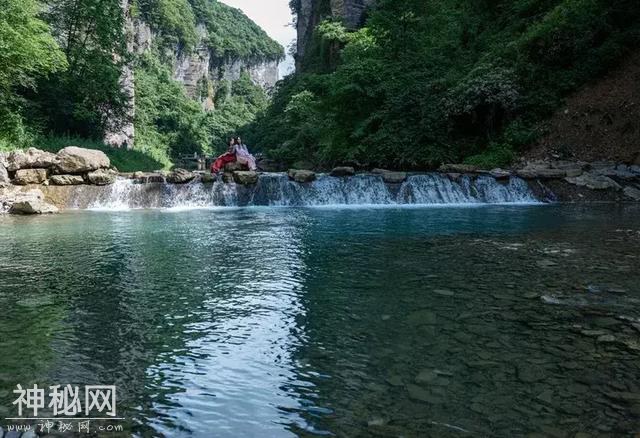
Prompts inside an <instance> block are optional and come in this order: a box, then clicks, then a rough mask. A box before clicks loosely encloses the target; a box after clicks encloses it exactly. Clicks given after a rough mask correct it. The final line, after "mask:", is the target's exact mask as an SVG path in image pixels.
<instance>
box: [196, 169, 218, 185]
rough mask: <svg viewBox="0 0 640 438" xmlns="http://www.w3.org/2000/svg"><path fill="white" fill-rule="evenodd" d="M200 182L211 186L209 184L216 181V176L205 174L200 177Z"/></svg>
mask: <svg viewBox="0 0 640 438" xmlns="http://www.w3.org/2000/svg"><path fill="white" fill-rule="evenodd" d="M200 181H202V183H203V184H209V183H213V182H215V181H216V177H215V175H212V174H210V173H208V172H207V173H203V174H202V175H200Z"/></svg>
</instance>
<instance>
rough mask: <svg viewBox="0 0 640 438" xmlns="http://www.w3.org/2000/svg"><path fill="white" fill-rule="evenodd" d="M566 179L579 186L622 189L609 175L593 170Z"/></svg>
mask: <svg viewBox="0 0 640 438" xmlns="http://www.w3.org/2000/svg"><path fill="white" fill-rule="evenodd" d="M565 181H567V182H568V183H570V184H574V185H577V186H581V187H587V188H588V189H591V190H607V189H614V190H620V189H621V187H620V185H619V184H618V183H617V182H615V181H614V180H612V179H611V178H609V177H608V176H604V175H599V174H597V173H592V172H589V173H583V174H582V175H580V176H577V177H567V178H565Z"/></svg>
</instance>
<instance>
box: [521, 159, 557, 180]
mask: <svg viewBox="0 0 640 438" xmlns="http://www.w3.org/2000/svg"><path fill="white" fill-rule="evenodd" d="M516 175H517V176H519V177H520V178H524V179H560V178H565V177H566V176H567V171H566V169H564V168H554V167H552V165H551V163H548V162H546V161H532V162H529V163H527V165H526V166H525V167H524V168H522V169H518V170H516Z"/></svg>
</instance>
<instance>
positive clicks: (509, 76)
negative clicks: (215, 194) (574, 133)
mask: <svg viewBox="0 0 640 438" xmlns="http://www.w3.org/2000/svg"><path fill="white" fill-rule="evenodd" d="M376 4H377V7H376V8H375V9H374V10H373V11H371V13H370V15H369V19H368V21H367V23H366V25H365V27H364V28H363V29H360V30H358V31H355V32H351V31H347V30H345V29H344V27H342V26H341V25H340V24H339V23H337V22H335V21H324V22H321V24H320V25H319V26H318V27H317V28H316V31H315V34H314V36H313V37H312V38H311V40H310V41H309V42H308V44H307V47H306V50H305V53H306V55H305V58H304V59H302V60H300V61H301V65H302V67H303V68H302V72H299V73H297V74H296V76H295V77H293V78H289V79H287V80H286V81H284V82H283V84H281V85H280V86H279V87H278V90H277V91H276V94H275V96H274V98H273V102H272V104H271V106H270V108H269V109H267V111H265V112H264V113H263V114H262V115H261V116H260V117H259V119H258V121H257V122H256V123H255V124H254V125H253V126H252V127H251V129H250V132H251V133H252V140H253V141H254V142H257V143H258V144H259V145H260V146H261V147H262V148H263V149H264V150H265V151H267V152H268V153H269V154H271V155H272V156H274V157H277V158H279V159H283V160H286V161H289V162H292V161H296V160H299V159H301V158H302V157H306V158H312V159H314V160H316V163H317V164H320V165H325V166H329V165H332V164H335V163H339V162H344V161H353V160H355V161H358V162H360V163H362V164H364V165H371V166H374V165H375V166H378V165H381V166H385V167H405V168H412V167H432V166H437V165H438V164H440V163H441V162H443V161H459V160H464V159H465V158H467V157H472V158H469V159H470V160H472V161H474V162H484V163H485V164H489V163H494V164H496V165H497V164H502V165H503V164H504V163H506V162H508V161H509V160H510V159H511V158H512V156H513V155H512V154H513V153H514V151H517V150H518V149H519V148H522V147H526V146H527V145H528V144H530V143H531V142H532V141H534V140H535V138H536V135H537V131H538V129H537V128H536V125H537V124H538V123H539V122H540V121H542V120H544V119H545V118H546V117H548V116H549V115H550V114H551V113H552V111H553V110H555V109H556V108H557V107H558V105H560V103H561V102H562V99H563V98H564V97H565V96H566V95H567V94H568V93H570V92H572V91H574V90H576V89H578V88H579V87H581V86H582V85H584V84H585V83H586V82H588V81H590V80H593V79H594V78H596V77H598V76H599V75H602V74H603V73H604V72H606V71H607V70H608V69H609V68H611V67H612V66H613V65H615V63H616V62H617V61H619V60H620V59H621V58H622V57H623V56H624V55H625V54H626V53H628V52H629V51H630V50H632V49H634V48H635V47H637V46H638V43H639V42H640V2H638V1H637V0H621V1H616V2H607V1H604V0H515V1H513V0H509V1H507V0H500V1H487V0H441V1H424V0H378V1H377V2H376ZM299 6H300V5H299V2H297V1H292V8H294V9H295V8H299ZM320 16H321V17H322V14H320ZM324 17H325V18H330V14H328V13H326V14H325V15H324ZM290 108H296V111H297V112H299V113H301V114H305V117H308V119H309V120H314V121H318V122H317V123H313V124H311V123H308V122H307V123H304V122H303V121H301V120H299V119H296V118H292V117H291V114H292V111H291V110H290ZM478 151H484V152H481V153H480V154H478Z"/></svg>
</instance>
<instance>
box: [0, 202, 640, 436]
mask: <svg viewBox="0 0 640 438" xmlns="http://www.w3.org/2000/svg"><path fill="white" fill-rule="evenodd" d="M638 213H640V209H638V208H634V207H615V206H607V207H568V206H528V207H525V206H518V207H507V206H491V207H472V208H431V209H429V208H410V209H394V208H390V209H283V208H280V209H278V208H275V209H270V208H253V209H228V210H226V209H219V210H195V211H161V210H150V211H131V212H111V213H109V212H70V213H64V214H61V215H58V216H55V217H35V218H33V217H30V218H23V217H8V216H2V217H0V248H1V250H0V308H2V310H3V312H2V317H1V318H0V351H1V352H2V354H1V355H0V417H2V418H5V417H8V416H15V410H14V406H12V405H11V402H12V401H13V400H14V399H15V397H14V395H13V394H12V392H11V391H12V390H13V389H15V387H16V384H18V383H20V384H22V386H23V387H24V386H26V385H30V384H31V385H32V384H33V383H38V384H40V385H42V386H49V385H53V384H67V383H69V384H76V385H86V384H115V385H117V386H118V414H119V416H123V417H126V420H125V421H124V422H123V424H124V425H125V427H126V430H127V431H128V432H127V434H131V433H133V434H135V435H139V436H196V437H210V436H219V437H237V436H255V437H264V436H269V437H271V436H273V437H281V436H282V437H287V436H317V435H334V436H404V437H425V436H433V437H446V436H500V437H502V436H504V437H511V436H527V435H528V434H533V435H531V436H558V437H564V436H567V437H573V436H575V435H576V434H577V433H589V434H590V435H591V436H611V437H613V436H633V434H634V433H637V432H639V431H640V420H639V418H640V339H639V335H640V320H639V319H638V318H640V259H639V257H640V251H638V248H639V246H638V245H639V244H640V219H639V216H638ZM2 421H4V420H2ZM0 424H3V423H0ZM535 434H539V435H535Z"/></svg>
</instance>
